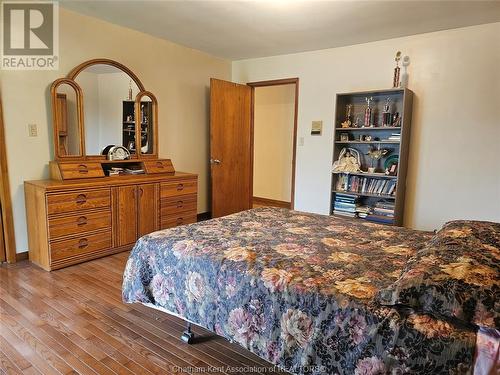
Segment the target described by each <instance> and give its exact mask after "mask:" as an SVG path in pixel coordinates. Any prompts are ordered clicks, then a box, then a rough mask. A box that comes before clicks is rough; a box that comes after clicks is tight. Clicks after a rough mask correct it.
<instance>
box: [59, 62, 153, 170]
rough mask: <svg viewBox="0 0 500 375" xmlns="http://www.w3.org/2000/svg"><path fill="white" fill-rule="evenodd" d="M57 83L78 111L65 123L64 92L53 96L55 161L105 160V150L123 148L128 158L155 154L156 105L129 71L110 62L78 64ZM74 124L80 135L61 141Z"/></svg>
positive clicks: (68, 108)
mask: <svg viewBox="0 0 500 375" xmlns="http://www.w3.org/2000/svg"><path fill="white" fill-rule="evenodd" d="M58 81H64V83H66V85H67V86H68V87H69V88H70V89H71V88H73V89H74V90H73V97H72V99H74V97H75V96H76V103H77V106H76V108H77V109H78V111H79V113H78V114H77V115H76V117H72V119H71V121H70V120H69V118H68V116H69V115H70V112H71V111H72V108H73V107H71V108H70V104H68V103H69V102H68V100H69V94H68V93H67V92H66V91H68V90H67V89H66V88H64V92H63V88H58V89H57V90H56V91H53V92H52V101H53V108H54V128H55V129H57V131H55V133H57V136H56V135H54V139H55V140H56V142H57V145H56V148H55V151H56V160H64V159H71V158H73V159H74V158H78V157H80V158H83V159H88V160H94V159H105V158H106V156H107V155H106V154H107V150H110V149H111V147H109V146H123V147H125V148H126V149H128V151H129V152H130V157H131V158H140V157H141V155H143V156H144V158H149V157H157V156H158V152H157V129H158V124H157V121H158V116H157V112H158V109H157V106H158V104H157V101H156V98H155V97H154V95H153V94H152V93H150V92H149V91H146V90H145V89H144V86H143V85H142V83H141V81H140V80H139V78H138V77H137V76H136V75H135V74H134V73H133V72H132V71H131V70H130V69H128V68H127V67H126V66H124V65H122V64H120V63H118V62H116V61H113V60H109V59H96V60H90V61H87V62H85V63H83V64H80V65H78V66H77V67H76V68H74V69H73V70H72V71H71V72H70V73H69V74H68V78H65V79H61V80H58ZM58 81H56V82H58ZM54 85H55V82H54ZM60 86H61V84H60V85H59V86H58V87H60ZM59 91H60V92H59ZM64 95H66V101H67V103H66V104H64ZM78 103H80V104H79V105H78ZM64 108H66V111H64V110H63V109H64ZM71 115H72V116H73V112H71ZM64 116H66V117H64ZM62 118H68V120H66V121H64V120H62ZM75 123H76V128H78V129H80V131H79V132H72V134H71V135H78V139H76V138H75V139H73V138H70V136H68V137H66V138H65V136H64V134H65V132H68V134H69V133H70V129H73V128H74V124H75ZM73 133H74V134H73ZM78 145H79V146H78ZM75 147H76V148H75Z"/></svg>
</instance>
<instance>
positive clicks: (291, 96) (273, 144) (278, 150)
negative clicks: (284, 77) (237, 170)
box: [253, 84, 295, 202]
mask: <svg viewBox="0 0 500 375" xmlns="http://www.w3.org/2000/svg"><path fill="white" fill-rule="evenodd" d="M294 117H295V85H294V84H293V85H280V86H264V87H257V88H255V99H254V165H253V196H254V197H259V198H267V199H275V200H279V201H283V202H291V196H292V159H293V126H294Z"/></svg>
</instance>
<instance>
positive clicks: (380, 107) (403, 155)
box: [330, 89, 413, 226]
mask: <svg viewBox="0 0 500 375" xmlns="http://www.w3.org/2000/svg"><path fill="white" fill-rule="evenodd" d="M370 97H371V98H373V101H372V103H371V108H372V117H371V123H373V125H374V126H370V127H350V128H342V127H341V126H340V125H341V123H342V122H344V121H345V120H346V108H347V105H351V118H350V120H351V121H354V120H358V121H360V120H361V121H363V120H364V113H365V109H366V100H365V98H370ZM387 99H390V101H389V103H390V108H389V112H390V113H391V116H390V120H391V122H392V121H393V118H392V115H394V114H395V113H396V112H397V113H398V114H399V120H398V125H400V126H392V125H391V126H382V117H383V116H382V113H383V111H384V105H385V104H386V100H387ZM412 102H413V93H412V92H411V91H410V90H408V89H386V90H374V91H364V92H352V93H343V94H337V97H336V105H335V118H334V122H335V133H334V142H333V160H334V161H335V160H338V159H339V156H340V154H341V152H342V150H343V149H344V148H350V149H354V150H356V151H357V152H358V153H359V156H360V159H361V160H360V162H361V169H362V170H364V171H366V170H367V169H368V167H373V168H375V173H367V172H366V173H364V172H355V173H352V172H350V173H347V172H341V171H334V172H332V182H331V184H332V185H331V192H332V200H331V209H330V213H331V214H332V215H344V216H346V215H351V216H354V217H358V214H359V216H360V217H361V216H366V212H367V211H368V212H369V218H368V220H370V219H371V218H376V217H377V216H379V217H385V218H386V219H387V220H386V221H387V222H391V224H392V225H397V226H402V225H403V217H404V202H405V186H406V175H407V166H408V151H409V145H410V139H409V138H410V132H411V117H412ZM341 135H342V139H344V137H346V135H347V136H348V138H349V139H348V140H340V138H341ZM395 135H398V136H399V139H396V140H392V139H391V140H387V139H385V140H384V139H383V138H389V137H390V136H395ZM367 136H369V137H371V139H377V140H370V141H364V140H363V139H364V138H365V137H367ZM370 149H372V150H377V149H385V151H386V152H385V154H384V155H383V156H382V158H381V159H380V160H376V161H373V164H372V160H371V159H370V158H369V157H368V155H367V152H368V151H369V150H370ZM351 154H352V152H351ZM389 158H391V159H389ZM395 160H396V161H397V166H396V172H395V175H390V176H389V175H386V174H384V172H385V167H386V166H388V167H389V166H390V164H391V162H394V161H395ZM386 163H387V164H386ZM358 190H359V191H362V192H357V191H358ZM375 192H380V194H377V193H375ZM387 193H389V194H387ZM349 195H350V196H351V197H349ZM372 215H373V216H372ZM359 220H362V219H361V218H359Z"/></svg>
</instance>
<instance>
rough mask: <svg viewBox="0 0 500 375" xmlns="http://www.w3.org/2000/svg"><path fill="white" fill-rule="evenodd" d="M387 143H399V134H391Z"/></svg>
mask: <svg viewBox="0 0 500 375" xmlns="http://www.w3.org/2000/svg"><path fill="white" fill-rule="evenodd" d="M387 139H388V140H389V141H401V133H392V134H391V136H390V137H389V138H387Z"/></svg>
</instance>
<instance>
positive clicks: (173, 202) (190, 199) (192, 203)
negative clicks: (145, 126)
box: [160, 194, 197, 217]
mask: <svg viewBox="0 0 500 375" xmlns="http://www.w3.org/2000/svg"><path fill="white" fill-rule="evenodd" d="M196 205H197V196H196V194H190V195H178V196H176V197H170V198H163V199H162V200H161V204H160V207H161V216H162V217H164V216H169V215H175V214H177V213H179V212H186V211H191V212H193V213H196Z"/></svg>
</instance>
